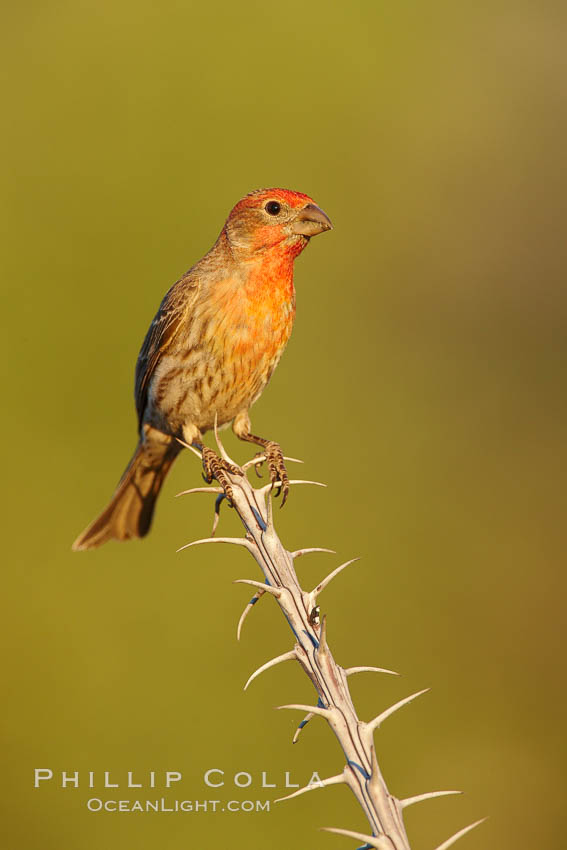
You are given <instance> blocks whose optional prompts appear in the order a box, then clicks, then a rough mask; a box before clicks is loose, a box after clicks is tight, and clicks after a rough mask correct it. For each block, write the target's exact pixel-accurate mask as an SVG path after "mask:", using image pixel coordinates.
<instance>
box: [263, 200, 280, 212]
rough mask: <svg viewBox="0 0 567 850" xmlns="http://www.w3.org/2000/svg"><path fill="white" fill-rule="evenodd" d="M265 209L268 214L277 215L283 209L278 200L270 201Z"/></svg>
mask: <svg viewBox="0 0 567 850" xmlns="http://www.w3.org/2000/svg"><path fill="white" fill-rule="evenodd" d="M264 209H265V210H266V212H267V213H268V215H277V214H278V213H279V211H280V210H281V205H280V204H278V202H277V201H268V203H267V204H266V206H265V207H264Z"/></svg>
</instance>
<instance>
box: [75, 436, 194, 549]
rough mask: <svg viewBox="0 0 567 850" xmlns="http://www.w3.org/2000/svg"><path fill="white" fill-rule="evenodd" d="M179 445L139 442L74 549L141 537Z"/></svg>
mask: <svg viewBox="0 0 567 850" xmlns="http://www.w3.org/2000/svg"><path fill="white" fill-rule="evenodd" d="M180 448H181V447H180V446H179V447H178V446H177V445H176V444H173V445H172V444H171V443H170V444H162V446H160V447H159V449H158V447H156V446H152V450H151V451H148V449H147V447H145V445H144V443H142V442H140V443H138V447H137V449H136V451H135V452H134V456H133V458H132V460H131V461H130V463H129V464H128V466H127V467H126V470H125V472H124V475H123V476H122V478H121V479H120V481H119V483H118V487H117V488H116V492H115V494H114V496H113V497H112V500H111V501H110V504H109V505H108V506H107V507H106V508H105V510H104V511H103V512H102V513H101V515H100V516H99V517H97V518H96V519H95V520H94V522H92V523H91V524H90V525H89V527H88V528H87V529H85V531H83V533H82V534H80V535H79V537H77V539H76V540H75V542H74V543H73V546H72V548H73V550H74V551H75V552H77V551H80V550H82V549H94V548H96V547H97V546H102V544H103V543H106V542H107V541H108V540H130V539H131V538H133V537H144V536H145V535H146V534H147V533H148V531H149V530H150V526H151V523H152V517H153V513H154V508H155V504H156V499H157V497H158V495H159V491H160V490H161V486H162V484H163V482H164V480H165V477H166V475H167V473H168V472H169V469H170V467H171V464H172V463H173V461H174V460H175V458H176V457H177V455H178V453H179V449H180ZM156 449H157V450H156Z"/></svg>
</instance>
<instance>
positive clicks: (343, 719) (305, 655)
mask: <svg viewBox="0 0 567 850" xmlns="http://www.w3.org/2000/svg"><path fill="white" fill-rule="evenodd" d="M217 442H218V448H219V452H220V454H221V455H222V457H223V458H224V459H225V460H227V461H228V462H230V463H234V461H232V460H231V459H230V458H229V457H228V455H227V454H226V452H225V450H224V448H223V446H222V443H221V442H220V440H219V438H218V434H217ZM259 460H260V459H259V458H255V459H254V460H253V461H251V462H250V463H248V464H245V467H244V469H245V468H246V467H247V466H250V465H251V464H252V463H257V462H259ZM227 475H228V480H229V481H230V500H231V503H232V506H233V508H234V510H235V511H236V513H237V514H238V516H239V517H240V519H241V521H242V523H243V525H244V528H245V536H244V537H235V538H227V537H210V538H206V539H203V540H196V541H194V542H192V543H188V544H187V545H186V546H183V547H182V549H187V548H189V547H191V546H198V545H200V544H204V543H219V544H220V543H231V544H234V545H237V546H244V547H245V548H246V549H247V550H248V551H249V552H250V554H251V555H252V556H253V557H254V558H255V560H256V562H257V563H258V565H259V567H260V569H261V570H262V572H263V574H264V581H263V582H262V581H257V580H255V579H239V580H237V582H236V583H237V584H248V585H250V586H251V587H253V588H254V589H255V594H254V596H253V598H252V600H251V601H250V603H248V605H247V606H246V608H245V609H244V612H243V615H242V617H241V618H240V622H239V624H238V636H240V630H241V628H242V623H243V621H244V618H245V617H246V615H247V614H248V613H249V611H250V610H251V609H252V606H253V605H254V604H255V603H256V602H257V601H258V600H259V599H260V598H261V597H262V596H263V595H265V594H269V595H270V596H273V597H274V599H275V600H276V602H277V604H278V605H279V607H280V609H281V611H282V612H283V614H284V615H285V617H286V619H287V621H288V623H289V625H290V627H291V629H292V632H293V635H294V637H295V644H294V646H293V648H292V649H290V650H289V652H285V653H284V654H283V655H280V656H278V657H277V658H274V659H272V660H271V661H268V662H267V663H266V664H263V665H262V666H261V667H260V668H259V669H258V670H256V671H255V673H253V674H252V675H251V676H250V678H249V679H248V681H247V682H246V685H245V689H246V688H247V687H248V686H249V684H250V683H251V682H252V681H253V680H254V679H255V678H256V677H257V676H259V675H260V673H262V672H264V671H265V670H267V669H269V668H270V667H273V666H275V665H276V664H279V663H280V662H284V661H297V662H298V663H299V665H300V667H301V668H302V669H303V670H304V672H305V673H306V674H307V676H309V679H310V680H311V682H312V683H313V686H314V688H315V691H316V693H317V700H316V702H315V704H314V705H303V704H297V703H292V704H289V705H282V706H279V708H280V709H289V710H296V711H301V712H305V713H306V716H305V718H304V719H303V721H302V722H301V723H300V725H299V727H298V730H297V732H296V735H295V738H294V741H296V740H297V736H298V734H299V732H300V731H301V729H302V728H303V726H304V725H305V723H306V722H307V721H308V720H309V719H311V718H312V717H314V716H319V717H322V718H324V719H325V720H326V721H327V723H328V724H329V726H330V727H331V729H332V730H333V732H334V733H335V735H336V737H337V739H338V741H339V744H340V745H341V747H342V750H343V752H344V755H345V764H344V767H343V769H342V771H341V772H340V773H338V774H337V775H335V776H331V777H329V778H327V779H325V780H323V781H322V783H321V784H322V786H327V785H336V784H339V783H342V784H345V785H347V786H348V787H349V788H350V789H351V791H352V793H353V794H354V795H355V797H356V799H357V800H358V802H359V804H360V806H361V808H362V810H363V812H364V814H365V816H366V818H367V820H368V823H369V826H370V831H369V833H368V834H366V833H360V832H355V831H352V830H347V829H338V828H335V827H324V829H326V830H327V831H329V832H335V833H338V834H339V835H344V836H347V837H350V838H354V839H357V840H359V841H362V842H363V845H364V847H365V848H377V850H411V848H410V844H409V840H408V837H407V834H406V830H405V827H404V822H403V811H404V809H405V808H406V807H407V806H410V805H413V804H414V803H418V802H421V801H423V800H429V799H432V798H433V797H441V796H445V795H447V794H457V793H459V792H458V791H432V792H429V793H425V794H418V795H416V796H413V797H408V798H406V799H402V800H400V799H397V798H396V797H394V796H393V795H392V794H391V793H390V792H389V791H388V788H387V787H386V783H385V781H384V779H383V777H382V774H381V772H380V768H379V766H378V760H377V757H376V749H375V746H374V732H375V731H376V729H378V728H379V727H380V726H381V724H382V723H383V722H384V721H385V720H386V719H387V718H388V717H390V715H392V714H393V713H394V712H395V711H397V710H398V709H400V708H402V707H403V706H405V705H407V704H408V703H410V702H411V701H412V700H414V699H416V698H417V697H418V696H420V695H421V694H423V693H425V691H423V690H421V691H418V692H417V693H414V694H411V695H410V696H408V697H406V698H405V699H402V700H400V701H399V702H397V703H396V704H395V705H393V706H391V707H390V708H387V709H386V710H385V711H382V712H381V713H380V714H378V715H377V716H376V717H375V718H374V719H373V720H370V721H366V722H365V721H362V720H359V718H358V716H357V713H356V710H355V707H354V705H353V701H352V698H351V695H350V692H349V687H348V676H350V675H351V674H354V673H358V672H362V671H373V672H380V673H392V671H391V670H385V669H383V668H381V667H351V668H348V669H344V668H343V667H341V666H340V665H339V664H337V662H336V661H335V659H334V658H333V655H332V653H331V650H330V648H329V644H328V640H327V623H326V618H325V617H323V619H322V621H319V608H318V605H317V599H318V596H319V594H320V593H322V592H323V590H324V589H325V588H326V587H327V586H328V584H329V583H330V582H331V581H332V580H333V578H335V577H336V576H337V575H338V574H339V573H340V572H341V571H342V570H343V569H344V568H345V567H347V566H348V565H349V564H351V563H352V561H347V562H346V563H345V564H342V565H341V566H340V567H337V568H336V569H335V570H333V571H332V572H331V573H330V574H329V575H328V576H327V577H326V578H325V579H323V580H322V581H321V582H320V583H319V584H318V585H316V586H315V587H314V588H313V589H312V590H310V591H305V590H303V589H302V588H301V586H300V584H299V581H298V578H297V575H296V573H295V568H294V560H295V559H296V558H299V557H301V556H302V555H304V554H306V553H308V552H312V551H322V552H328V551H330V550H325V549H300V550H298V551H296V552H289V551H288V550H287V549H285V547H284V546H283V544H282V543H281V541H280V539H279V537H278V535H277V533H276V530H275V527H274V517H273V512H272V497H271V489H272V485H271V484H269V485H267V486H263V487H258V488H254V487H252V485H251V484H250V482H249V481H248V479H247V478H246V475H245V474H244V470H243V474H242V475H235V474H232V473H228V474H227ZM290 483H291V484H292V485H293V484H306V483H311V484H316V483H317V482H306V481H293V480H292V481H291V482H290ZM197 492H199V493H211V494H213V495H215V496H216V497H217V501H216V509H215V527H216V520H217V519H218V509H219V506H220V501H221V500H222V499H223V498H224V496H225V493H224V490H223V488H221V487H198V488H195V489H192V490H187V491H185V493H186V494H189V493H197ZM180 495H183V494H180ZM354 560H356V559H354ZM394 675H395V674H394ZM314 787H321V785H320V784H317V785H316V786H311V785H309V786H306V787H305V788H301V789H299V790H298V791H295V792H294V793H292V794H290V795H288V797H283V798H281V799H282V800H287V799H290V798H292V797H297V796H298V795H300V794H303V793H305V792H307V791H310V790H312V789H313V788H314ZM481 822H482V821H480V820H479V821H476V822H475V823H472V824H470V825H469V826H467V827H465V828H464V829H462V830H460V831H459V832H457V833H456V834H455V835H453V836H451V838H449V839H447V841H444V842H443V843H442V844H441V845H440V846H439V847H438V848H437V849H436V850H447V848H449V847H450V846H451V845H452V844H453V843H454V842H455V841H457V840H458V839H459V838H461V837H462V836H463V835H465V834H466V833H467V832H469V831H470V830H471V829H473V828H474V827H475V826H477V825H478V824H479V823H481Z"/></svg>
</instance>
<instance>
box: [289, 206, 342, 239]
mask: <svg viewBox="0 0 567 850" xmlns="http://www.w3.org/2000/svg"><path fill="white" fill-rule="evenodd" d="M332 229H333V225H332V224H331V219H330V218H329V216H328V215H326V214H325V213H324V212H323V210H322V209H319V207H317V206H315V204H307V205H306V206H304V207H303V209H301V210H299V212H298V213H297V215H296V217H295V219H294V220H293V222H292V224H291V231H292V233H297V234H298V235H300V236H317V234H318V233H324V232H325V230H332Z"/></svg>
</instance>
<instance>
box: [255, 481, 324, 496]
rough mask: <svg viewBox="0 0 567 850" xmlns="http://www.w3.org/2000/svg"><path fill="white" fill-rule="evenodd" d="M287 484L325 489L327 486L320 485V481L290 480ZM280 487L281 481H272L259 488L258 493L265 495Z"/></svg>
mask: <svg viewBox="0 0 567 850" xmlns="http://www.w3.org/2000/svg"><path fill="white" fill-rule="evenodd" d="M288 484H314V485H315V486H316V487H326V486H327V485H326V484H322V483H321V482H320V481H303V480H299V479H292V480H291V481H288ZM281 486H282V482H281V481H274V482H271V483H270V484H266V485H265V486H264V487H261V488H260V490H259V492H260V493H267V492H268V491H269V490H275V489H276V488H277V487H281Z"/></svg>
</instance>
